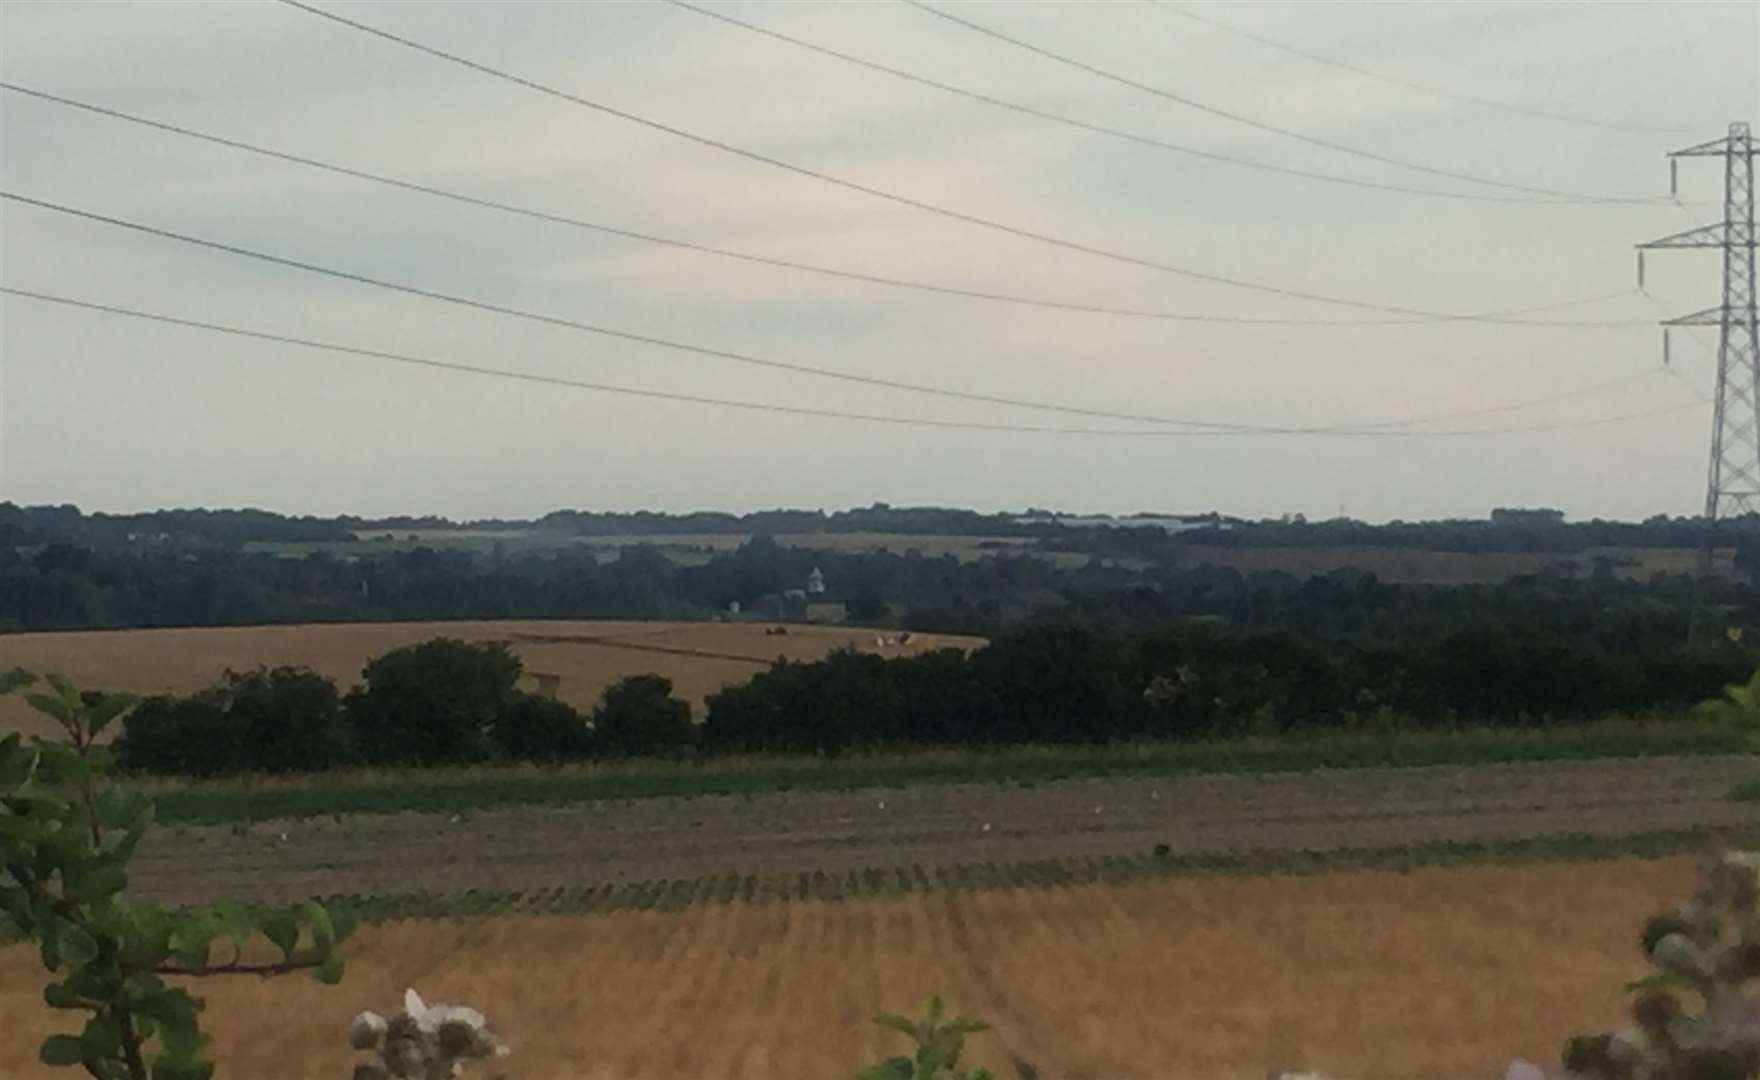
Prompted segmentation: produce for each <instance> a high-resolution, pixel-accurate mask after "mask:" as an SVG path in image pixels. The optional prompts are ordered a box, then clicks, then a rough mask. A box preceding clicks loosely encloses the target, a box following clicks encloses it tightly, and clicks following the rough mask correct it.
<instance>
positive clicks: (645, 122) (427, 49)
mask: <svg viewBox="0 0 1760 1080" xmlns="http://www.w3.org/2000/svg"><path fill="white" fill-rule="evenodd" d="M281 2H282V3H283V4H286V5H287V6H288V7H291V8H294V9H296V10H299V11H303V12H306V13H307V14H310V15H315V16H317V17H318V18H321V19H327V20H329V21H330V22H333V23H336V24H337V25H339V26H346V27H348V28H349V29H352V30H356V31H359V32H360V33H363V34H369V35H371V36H373V37H376V38H379V39H381V40H384V41H389V42H392V43H393V44H397V45H401V46H403V47H405V48H408V49H413V50H415V51H417V52H420V53H425V54H427V55H429V56H432V57H435V58H436V59H440V60H444V61H446V62H447V63H450V64H456V65H458V66H460V67H464V68H469V69H470V70H472V71H476V72H479V73H481V74H484V75H488V76H490V77H492V78H496V79H501V80H504V81H506V82H510V83H513V84H514V85H516V86H523V87H525V88H526V89H529V90H535V91H537V92H538V93H541V94H544V95H547V96H549V97H553V98H556V99H557V100H560V101H567V102H571V103H573V104H575V105H579V106H581V107H583V108H587V109H592V110H593V111H595V112H599V113H602V114H604V115H607V116H614V117H617V118H618V119H620V120H626V121H628V122H630V123H633V124H639V125H641V126H642V127H646V128H650V129H652V130H654V131H660V132H664V133H666V134H668V135H672V136H674V137H676V138H680V139H685V140H687V141H689V142H693V143H696V144H697V145H699V146H707V147H710V148H711V149H715V150H720V151H722V152H723V153H728V154H733V155H735V156H737V157H742V158H745V159H746V160H748V161H756V162H759V163H760V164H764V165H768V166H771V167H772V168H777V169H782V170H784V171H786V172H790V173H794V174H795V175H797V176H804V177H808V178H809V179H813V180H818V181H820V182H822V183H826V184H831V185H833V186H835V187H840V188H844V189H846V190H849V191H855V192H859V193H861V194H863V195H868V196H871V197H873V198H877V199H884V200H886V201H887V202H891V203H896V204H898V205H900V206H908V207H911V208H912V209H916V210H921V211H923V212H925V213H929V214H935V215H937V216H939V217H944V218H948V219H949V220H953V221H960V222H964V223H966V224H968V225H975V226H978V227H979V228H984V229H989V230H991V231H993V232H998V233H1003V234H1006V235H1009V236H1015V237H1019V238H1021V239H1025V240H1032V241H1034V242H1036V243H1041V244H1048V245H1050V246H1052V247H1059V248H1063V249H1065V250H1068V251H1079V252H1082V253H1083V254H1086V255H1092V256H1094V257H1096V258H1102V259H1108V260H1111V261H1113V262H1118V263H1123V264H1125V265H1129V266H1137V267H1141V268H1143V269H1147V270H1156V271H1159V272H1161V273H1164V274H1173V275H1175V276H1178V277H1184V278H1191V279H1193V280H1196V281H1208V282H1211V283H1213V284H1217V285H1228V286H1231V287H1233V288H1237V289H1248V290H1251V291H1253V292H1262V293H1268V294H1270V295H1273V296H1283V297H1288V298H1290V299H1295V300H1310V301H1313V302H1315V303H1321V304H1333V305H1336V306H1339V307H1349V308H1356V309H1359V310H1363V311H1378V312H1382V313H1384V314H1391V315H1406V316H1413V317H1418V318H1424V319H1436V320H1439V321H1450V320H1475V319H1477V318H1478V316H1476V315H1472V314H1464V313H1459V312H1439V311H1427V310H1424V309H1422V308H1410V307H1399V306H1397V305H1393V304H1378V303H1373V302H1370V301H1364V300H1352V299H1348V298H1345V297H1337V296H1328V295H1325V294H1323V293H1313V292H1306V291H1304V290H1301V289H1291V288H1284V287H1282V286H1278V285H1267V284H1264V283H1260V282H1254V281H1248V280H1245V279H1241V278H1233V277H1228V276H1226V275H1223V274H1213V273H1209V272H1206V271H1202V270H1193V269H1190V268H1188V267H1183V266H1176V265H1174V264H1171V263H1164V262H1159V261H1157V260H1154V259H1148V258H1143V257H1140V256H1136V255H1130V254H1127V253H1125V252H1121V251H1114V250H1112V249H1110V248H1102V247H1096V246H1094V245H1092V244H1086V243H1082V242H1081V241H1077V240H1067V239H1064V238H1062V237H1058V236H1053V235H1051V234H1049V233H1043V232H1038V231H1036V230H1033V229H1029V228H1025V227H1022V226H1018V225H1010V224H1007V223H1005V222H1001V221H997V220H995V219H993V218H986V217H981V216H979V215H977V214H969V213H966V212H965V211H963V210H954V209H952V208H950V207H945V206H940V205H938V204H936V203H930V202H924V201H922V200H920V199H915V198H912V197H910V196H908V195H900V194H897V193H896V192H891V191H886V190H884V189H881V188H876V187H871V186H869V185H867V184H863V183H859V182H857V181H854V180H846V179H844V178H843V177H840V176H834V175H832V174H831V173H826V172H820V171H819V170H817V169H811V168H808V167H806V166H804V165H796V164H793V163H791V162H788V161H784V160H782V159H781V158H775V157H771V156H769V155H768V154H762V153H759V152H757V151H755V150H747V149H745V148H743V147H739V146H735V145H733V144H732V143H727V142H723V141H721V140H719V139H713V138H710V137H708V136H705V135H698V134H696V133H694V132H690V131H686V130H684V129H683V128H678V127H674V126H672V125H671V124H665V123H662V122H660V121H658V120H651V119H649V118H647V117H644V116H638V115H636V114H635V113H631V112H627V111H625V110H623V109H618V108H614V107H612V106H610V105H605V104H603V103H601V102H597V101H593V100H591V99H589V98H584V97H580V96H579V95H577V94H571V93H569V92H568V91H566V90H559V89H557V88H556V87H553V86H549V85H546V84H544V83H540V82H536V81H534V80H532V79H527V78H525V77H523V76H520V75H515V74H513V73H511V72H508V71H504V70H502V69H500V68H495V67H491V66H489V65H487V64H483V63H480V62H478V61H475V60H470V59H467V58H466V57H463V56H460V55H458V54H457V53H451V52H447V51H445V50H443V49H439V48H436V47H434V46H432V45H424V44H422V43H421V42H419V41H414V40H412V39H410V38H407V37H403V36H400V35H398V34H393V33H391V32H390V31H388V30H382V29H380V28H378V27H376V26H370V25H368V24H366V23H363V22H358V21H356V20H354V19H349V18H345V17H344V16H341V15H337V14H335V13H334V12H330V11H325V10H323V9H322V8H317V7H313V6H312V5H310V4H307V3H303V2H301V0H281ZM906 2H907V3H908V2H911V0H906ZM927 10H933V9H927ZM937 14H940V13H939V12H938V13H937ZM948 17H949V18H951V16H948Z"/></svg>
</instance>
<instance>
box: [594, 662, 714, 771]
mask: <svg viewBox="0 0 1760 1080" xmlns="http://www.w3.org/2000/svg"><path fill="white" fill-rule="evenodd" d="M695 737H696V727H695V725H694V724H692V723H691V707H690V705H689V704H688V703H686V702H684V701H681V700H680V699H678V698H676V697H674V696H673V694H672V680H671V679H668V678H666V677H664V676H661V675H630V676H628V677H626V678H622V679H619V680H617V681H616V682H614V683H612V684H611V685H610V686H609V687H607V688H606V689H605V695H604V697H603V698H601V699H600V702H599V707H598V708H596V709H594V710H593V744H594V747H595V748H596V749H597V750H599V751H600V752H601V753H605V754H618V755H630V754H665V753H673V752H676V751H678V750H681V749H683V748H684V747H686V746H689V745H690V744H691V742H692V740H693V739H695Z"/></svg>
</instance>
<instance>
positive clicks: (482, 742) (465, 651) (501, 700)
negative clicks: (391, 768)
mask: <svg viewBox="0 0 1760 1080" xmlns="http://www.w3.org/2000/svg"><path fill="white" fill-rule="evenodd" d="M362 676H363V678H364V679H365V683H366V685H365V686H363V687H362V688H361V689H359V690H356V691H355V692H354V693H352V694H350V695H349V696H348V701H347V709H348V718H349V720H350V721H351V722H352V723H353V726H354V730H355V735H356V737H357V738H358V739H359V740H360V749H361V755H362V757H364V758H365V759H366V760H367V761H370V762H374V763H378V764H387V765H395V764H408V765H458V764H469V763H471V762H478V761H485V760H488V759H489V758H491V757H493V756H494V755H495V738H494V732H495V729H496V727H497V726H498V725H499V724H500V723H501V721H502V718H503V717H504V716H505V715H506V713H507V710H508V709H510V708H511V707H512V706H513V704H514V702H515V699H516V694H517V691H516V690H515V683H517V682H518V680H519V676H520V662H519V658H518V657H516V656H514V655H513V653H511V652H509V651H508V648H507V646H506V645H503V644H501V643H499V642H464V641H459V640H457V639H456V638H435V639H434V640H432V641H425V642H422V643H421V644H419V645H409V646H406V647H404V648H401V649H394V650H392V651H391V652H388V653H386V654H385V655H383V656H381V657H379V658H378V659H376V660H374V661H372V662H371V663H369V664H368V665H367V666H366V669H365V670H364V671H363V672H362Z"/></svg>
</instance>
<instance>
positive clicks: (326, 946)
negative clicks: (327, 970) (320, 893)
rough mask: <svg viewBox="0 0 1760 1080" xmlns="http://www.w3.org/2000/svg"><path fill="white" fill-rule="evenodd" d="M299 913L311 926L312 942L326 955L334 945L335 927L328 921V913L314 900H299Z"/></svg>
mask: <svg viewBox="0 0 1760 1080" xmlns="http://www.w3.org/2000/svg"><path fill="white" fill-rule="evenodd" d="M299 913H300V916H301V917H302V918H303V919H305V922H306V925H307V926H309V927H311V928H312V943H313V944H314V945H316V946H317V948H318V951H319V952H320V953H321V954H325V955H328V954H329V952H330V950H332V949H334V948H335V947H336V927H335V926H334V925H333V924H332V923H331V922H330V913H329V912H328V911H326V910H324V905H323V904H320V903H318V902H317V901H316V900H302V901H300V904H299Z"/></svg>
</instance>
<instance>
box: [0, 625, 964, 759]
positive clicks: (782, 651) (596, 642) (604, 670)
mask: <svg viewBox="0 0 1760 1080" xmlns="http://www.w3.org/2000/svg"><path fill="white" fill-rule="evenodd" d="M768 625H769V624H756V623H691V622H596V621H559V622H550V621H538V620H526V621H477V622H411V623H338V624H303V625H296V626H254V627H226V628H199V629H170V630H100V631H76V632H68V633H52V634H8V635H4V636H0V669H9V668H13V667H23V668H26V669H27V670H31V671H59V672H63V673H65V674H67V675H69V676H71V677H72V678H73V679H74V680H75V681H76V682H78V683H80V684H81V685H82V686H87V687H93V688H104V689H110V690H129V691H134V692H136V693H188V692H191V691H194V690H200V689H202V688H203V687H206V686H209V685H211V684H212V683H213V682H214V681H215V680H217V679H219V678H220V676H221V675H222V674H224V673H225V671H226V670H227V669H228V668H231V669H234V670H238V671H247V670H250V669H252V668H255V667H258V666H259V665H267V666H270V667H274V666H278V665H282V664H290V665H297V666H303V667H309V668H312V669H313V670H315V671H318V672H320V673H321V674H323V675H326V676H328V677H330V678H332V679H334V680H336V682H337V683H338V684H339V685H340V686H342V687H344V688H345V689H346V688H347V687H349V686H351V685H353V684H354V683H356V682H358V681H359V679H360V673H361V668H362V667H363V666H364V665H365V664H366V662H367V661H368V660H370V659H372V658H373V657H375V656H378V655H380V654H381V653H384V652H387V651H389V650H391V649H395V648H398V647H399V646H403V645H413V644H416V643H417V642H421V641H427V640H428V639H430V638H435V637H442V636H444V637H455V638H461V639H463V640H465V641H504V642H506V643H507V644H508V645H509V646H510V647H511V648H512V649H513V651H514V653H515V654H517V655H518V656H519V658H520V660H521V661H523V662H524V664H525V668H526V672H527V674H528V676H531V675H535V674H538V673H544V674H553V675H557V676H560V677H561V683H560V684H559V687H558V696H559V697H561V698H562V699H563V700H565V701H567V702H569V703H570V704H572V705H574V706H576V707H578V708H590V707H592V706H593V705H594V704H596V703H597V702H598V700H599V695H600V694H601V693H603V692H604V689H605V687H607V686H609V685H610V684H611V683H612V682H614V681H616V680H617V679H620V678H622V677H623V676H625V675H637V674H644V673H648V672H652V673H655V674H659V675H664V676H666V677H667V678H669V679H671V680H672V681H673V684H674V686H675V687H676V688H677V692H678V694H679V696H681V697H684V698H686V699H687V700H689V701H691V702H692V704H693V705H694V706H697V707H699V708H700V706H701V702H702V699H703V697H704V696H705V695H707V694H711V693H713V692H715V691H716V690H718V689H720V688H721V687H722V686H725V685H727V684H729V683H735V682H742V681H744V680H746V679H748V678H750V677H751V676H752V675H754V674H756V673H757V672H759V671H761V670H763V669H764V668H765V667H766V666H768V665H769V664H770V663H771V662H772V661H774V660H776V659H777V658H779V657H786V658H788V659H790V660H813V659H818V658H819V657H822V656H824V655H825V654H826V653H829V652H830V651H831V650H833V649H836V648H839V647H841V646H845V645H848V646H854V647H856V648H858V649H864V650H867V651H870V652H873V651H879V652H883V653H885V654H888V655H902V654H906V653H916V652H922V651H925V650H929V649H935V648H941V647H947V646H953V647H958V648H971V647H973V646H975V645H977V644H978V643H979V642H978V639H976V638H960V637H951V636H945V635H935V634H916V635H912V637H911V639H910V641H909V643H908V644H906V645H902V646H901V645H893V644H887V645H884V646H882V645H880V644H878V642H879V640H880V638H881V635H880V634H878V633H876V632H875V631H873V630H861V629H853V628H847V627H820V626H790V627H788V633H787V635H785V636H775V637H773V636H767V635H766V634H765V633H764V630H765V629H766V628H767V626H768ZM885 637H886V638H888V639H890V638H891V637H892V635H891V634H887V635H885ZM528 681H529V680H528ZM19 729H23V730H29V731H42V730H44V728H43V727H42V726H41V724H40V723H39V722H38V719H37V717H36V714H34V713H32V712H31V711H30V709H29V708H28V707H27V706H26V705H25V704H24V703H23V702H22V701H21V700H19V699H18V698H16V697H11V698H0V732H4V731H13V730H19Z"/></svg>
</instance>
